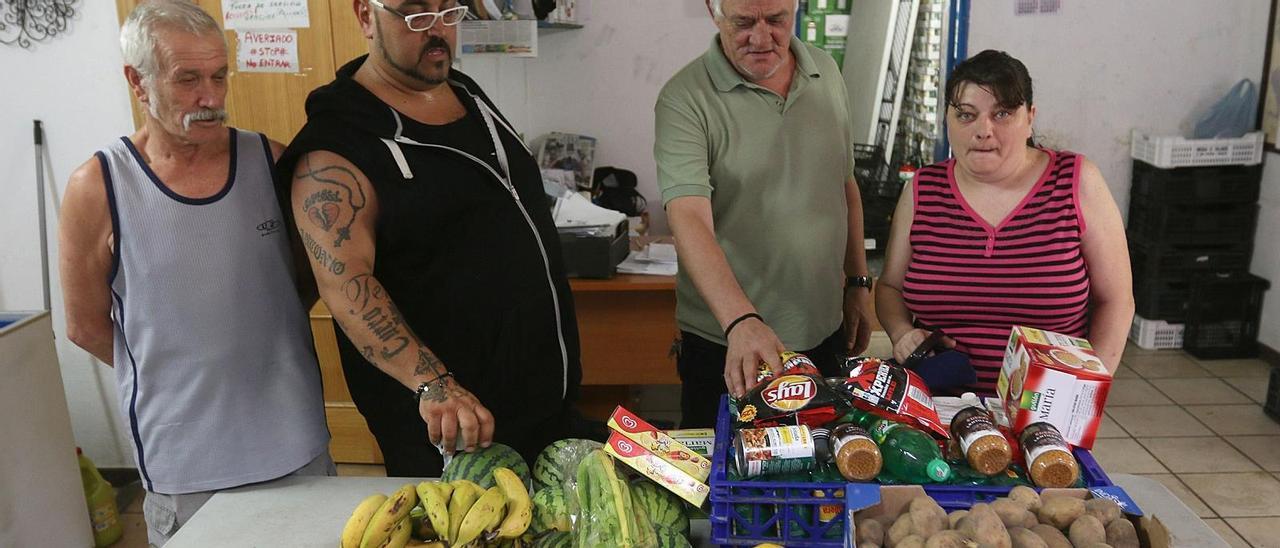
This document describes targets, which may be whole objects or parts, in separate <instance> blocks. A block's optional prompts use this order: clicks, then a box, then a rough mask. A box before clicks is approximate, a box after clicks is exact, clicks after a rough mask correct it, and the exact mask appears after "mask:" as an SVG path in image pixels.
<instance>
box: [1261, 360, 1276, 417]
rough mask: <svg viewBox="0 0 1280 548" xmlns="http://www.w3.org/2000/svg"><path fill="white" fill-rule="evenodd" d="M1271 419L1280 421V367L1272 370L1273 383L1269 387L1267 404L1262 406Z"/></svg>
mask: <svg viewBox="0 0 1280 548" xmlns="http://www.w3.org/2000/svg"><path fill="white" fill-rule="evenodd" d="M1262 410H1263V411H1266V412H1267V414H1268V415H1271V418H1273V419H1275V420H1277V421H1280V367H1272V368H1271V382H1270V384H1268V385H1267V403H1265V404H1263V405H1262Z"/></svg>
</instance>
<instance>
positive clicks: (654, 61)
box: [462, 0, 716, 234]
mask: <svg viewBox="0 0 1280 548" xmlns="http://www.w3.org/2000/svg"><path fill="white" fill-rule="evenodd" d="M715 32H716V28H715V25H714V24H712V21H711V17H710V16H709V15H708V14H707V9H706V7H705V6H704V4H703V3H702V2H701V1H699V0H648V1H645V2H636V1H634V0H592V2H591V10H590V14H589V19H588V21H587V22H586V25H585V27H584V28H582V29H580V30H569V31H558V32H544V33H542V34H541V35H540V36H539V38H538V40H539V42H538V49H539V52H538V57H537V58H536V59H530V60H523V61H521V60H504V61H500V62H498V63H496V67H494V66H493V65H495V63H493V62H492V61H481V60H479V59H477V58H464V59H463V62H462V68H463V70H465V71H467V72H468V74H472V75H473V76H476V77H477V79H478V81H479V82H480V84H481V85H482V86H484V87H485V89H486V90H488V91H489V93H490V94H493V95H495V96H498V98H496V99H495V101H498V102H499V107H500V108H502V109H503V110H504V113H505V114H507V115H508V116H509V117H511V118H512V120H513V122H512V123H514V124H516V125H517V126H518V127H517V129H518V130H522V131H524V132H525V136H526V137H527V138H528V139H533V138H536V137H538V136H540V135H543V134H545V133H548V132H552V131H562V132H568V133H580V134H584V135H591V136H593V137H596V138H597V139H598V141H597V148H596V158H595V159H596V166H597V167H599V166H610V165H611V166H615V167H620V168H623V169H629V170H631V171H634V172H635V173H636V177H637V179H638V181H639V183H638V184H639V190H640V192H641V194H643V195H644V196H645V198H646V199H647V200H648V201H649V214H650V216H651V222H652V223H653V227H654V229H655V230H656V231H658V232H659V233H664V234H665V233H669V232H668V231H667V227H666V215H665V214H664V212H663V210H662V203H661V198H660V197H659V194H658V183H657V169H656V167H655V166H654V163H653V105H654V102H655V101H656V100H657V98H658V91H660V90H661V89H662V86H663V84H665V83H666V82H667V79H669V78H670V77H671V76H672V75H674V74H675V73H676V71H678V70H680V69H681V68H682V67H684V66H685V65H686V64H688V63H689V62H690V61H692V60H693V59H694V58H696V57H698V56H700V55H702V53H703V52H705V51H706V50H707V48H708V47H709V46H710V45H711V37H712V36H714V35H715ZM486 64H488V65H489V66H486ZM520 64H523V66H519V65H520ZM522 76H523V77H522ZM512 87H515V88H523V90H524V91H525V93H526V101H525V102H524V103H523V104H521V103H520V102H519V101H518V100H517V98H516V97H515V95H516V94H514V93H512V91H511V90H510V88H512ZM494 90H497V91H496V92H495V91H494ZM503 99H512V100H511V101H509V102H505V103H504V102H503Z"/></svg>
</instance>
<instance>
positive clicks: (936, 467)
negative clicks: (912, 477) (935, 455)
mask: <svg viewBox="0 0 1280 548" xmlns="http://www.w3.org/2000/svg"><path fill="white" fill-rule="evenodd" d="M925 473H926V474H928V475H929V478H930V479H932V480H933V481H945V480H946V479H947V478H949V477H951V465H949V464H947V461H944V460H942V459H933V460H931V461H929V464H928V465H926V466H925Z"/></svg>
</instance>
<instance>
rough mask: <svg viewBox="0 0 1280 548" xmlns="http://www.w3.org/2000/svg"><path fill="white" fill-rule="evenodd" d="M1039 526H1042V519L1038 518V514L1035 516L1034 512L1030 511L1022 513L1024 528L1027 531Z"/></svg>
mask: <svg viewBox="0 0 1280 548" xmlns="http://www.w3.org/2000/svg"><path fill="white" fill-rule="evenodd" d="M1037 525H1040V519H1039V518H1036V514H1035V513H1034V512H1032V511H1030V510H1027V511H1026V512H1023V513H1022V527H1023V528H1025V529H1030V528H1032V527H1035V526H1037Z"/></svg>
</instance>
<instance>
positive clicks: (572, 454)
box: [533, 438, 604, 490]
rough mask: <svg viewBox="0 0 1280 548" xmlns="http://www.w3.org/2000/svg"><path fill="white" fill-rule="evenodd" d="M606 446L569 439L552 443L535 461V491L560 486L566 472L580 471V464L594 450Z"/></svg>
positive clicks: (590, 441) (595, 442)
mask: <svg viewBox="0 0 1280 548" xmlns="http://www.w3.org/2000/svg"><path fill="white" fill-rule="evenodd" d="M602 447H604V444H602V443H600V442H598V441H592V440H584V439H578V438H568V439H563V440H559V441H556V442H552V443H551V445H548V446H547V448H546V449H543V450H542V453H540V454H538V459H537V460H535V461H533V482H534V489H535V490H538V489H543V488H546V487H551V486H557V487H558V486H560V485H561V484H562V483H563V482H564V471H565V470H569V473H570V474H572V473H574V471H576V470H577V469H578V466H577V465H578V462H579V461H581V460H582V457H584V456H586V454H587V453H590V452H591V450H592V449H600V448H602Z"/></svg>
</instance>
